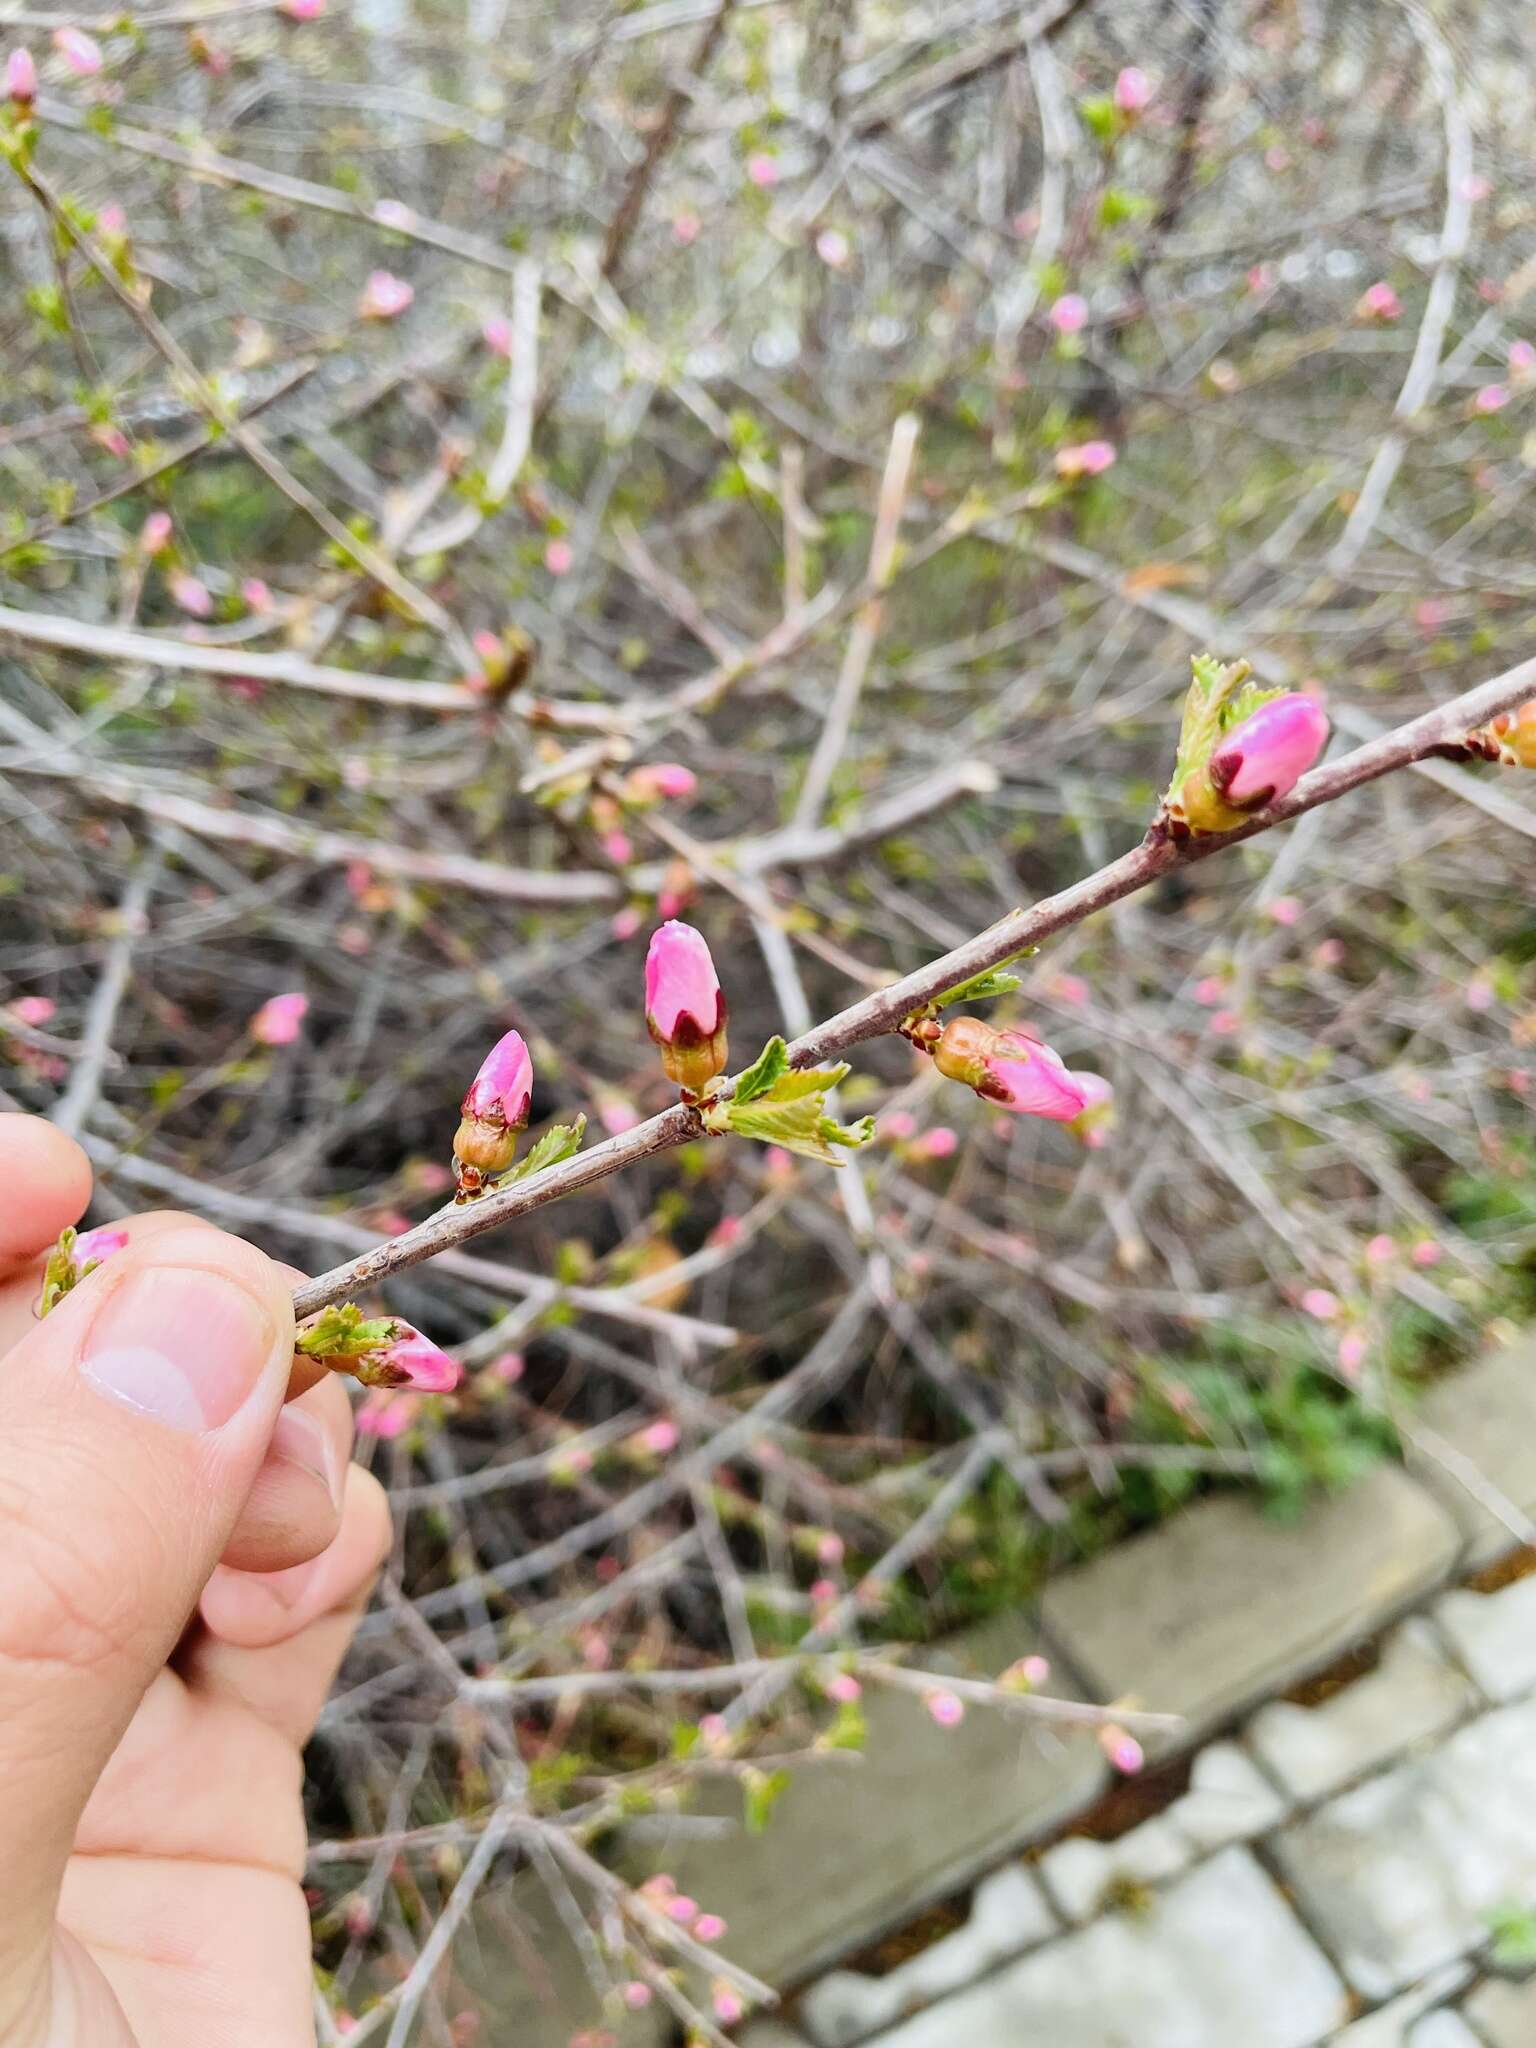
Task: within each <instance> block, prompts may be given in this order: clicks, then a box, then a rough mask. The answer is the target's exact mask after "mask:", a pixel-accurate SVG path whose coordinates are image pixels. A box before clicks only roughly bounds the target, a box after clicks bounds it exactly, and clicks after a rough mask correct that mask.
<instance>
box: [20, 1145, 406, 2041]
mask: <svg viewBox="0 0 1536 2048" xmlns="http://www.w3.org/2000/svg"><path fill="white" fill-rule="evenodd" d="M90 1188H91V1180H90V1169H89V1166H88V1164H87V1162H86V1159H85V1156H84V1154H83V1153H82V1152H81V1151H80V1150H79V1148H78V1147H77V1146H76V1145H75V1144H73V1142H72V1141H71V1140H70V1139H68V1138H66V1137H64V1136H62V1135H61V1134H60V1133H59V1132H57V1131H55V1130H53V1129H52V1128H51V1127H50V1126H49V1125H47V1124H44V1123H41V1122H39V1121H38V1120H36V1119H34V1118H30V1117H20V1116H0V1390H3V1394H4V1409H3V1414H4V1426H3V1429H0V2044H4V2048H312V2044H313V2042H314V2038H315V2035H314V2025H313V2021H312V2018H311V1999H310V1940H309V1916H308V1912H307V1909H306V1906H305V1903H304V1898H303V1893H302V1890H301V1877H302V1872H303V1863H304V1820H303V1811H302V1806H301V1800H300V1785H301V1777H302V1770H301V1761H300V1751H301V1746H302V1744H303V1742H304V1741H305V1739H306V1737H307V1736H308V1734H309V1732H310V1730H311V1728H312V1727H313V1725H314V1721H315V1717H316V1715H317V1714H318V1712H319V1710H320V1707H321V1705H322V1703H323V1702H324V1699H325V1696H326V1692H327V1690H328V1688H329V1686H330V1683H331V1680H332V1677H333V1675H334V1673H335V1670H336V1667H337V1664H338V1662H339V1660H340V1658H341V1655H342V1652H343V1651H344V1649H345V1648H346V1645H347V1642H348V1640H349V1639H350V1637H351V1634H352V1631H353V1628H354V1627H355V1625H356V1621H357V1617H358V1614H359V1613H360V1611H361V1608H362V1605H363V1602H364V1601H365V1599H366V1597H367V1593H368V1589H369V1587H370V1585H371V1584H372V1581H373V1578H374V1575H375V1573H376V1571H377V1569H378V1565H379V1562H380V1560H381V1558H382V1557H383V1554H384V1551H385V1549H386V1546H387V1543H388V1533H389V1524H388V1512H387V1508H386V1505H385V1501H384V1496H383V1494H382V1492H381V1490H380V1488H379V1487H378V1485H377V1483H376V1482H375V1481H374V1480H372V1479H371V1478H370V1477H369V1476H368V1475H367V1474H366V1473H364V1472H362V1471H361V1470H359V1469H358V1468H357V1467H356V1466H352V1465H349V1463H348V1453H349V1450H350V1446H351V1440H352V1423H351V1409H350V1404H349V1402H348V1400H347V1396H346V1392H345V1389H344V1388H343V1386H342V1385H341V1384H340V1383H339V1382H338V1381H336V1380H334V1379H332V1378H329V1377H327V1378H324V1379H322V1380H321V1382H320V1383H319V1384H318V1385H313V1386H307V1387H306V1386H305V1385H304V1378H305V1377H306V1376H303V1375H301V1376H300V1378H299V1379H297V1380H295V1379H293V1378H292V1377H291V1367H292V1341H291V1340H292V1307H291V1294H292V1288H293V1284H294V1281H295V1279H296V1278H297V1277H298V1276H296V1275H294V1274H293V1273H292V1272H290V1271H289V1270H288V1269H286V1268H283V1267H280V1266H277V1265H275V1264H273V1263H272V1262H271V1261H270V1260H268V1259H266V1258H265V1257H263V1255H262V1254H261V1253H260V1252H258V1251H256V1250H255V1249H254V1248H253V1247H251V1246H250V1245H247V1244H245V1243H243V1242H242V1241H241V1240H239V1239H236V1238H232V1237H229V1236H226V1235H225V1234H224V1233H223V1232H222V1231H217V1230H214V1229H213V1228H212V1227H211V1226H209V1225H207V1224H204V1223H200V1222H198V1221H197V1220H196V1219H194V1218H192V1217H189V1216H183V1215H177V1214H172V1213H167V1212H160V1213H156V1214H152V1215H147V1216H140V1217H136V1218H134V1219H132V1221H131V1222H130V1223H129V1224H128V1225H127V1228H128V1229H129V1231H130V1236H131V1242H130V1244H129V1246H128V1247H127V1248H126V1249H125V1250H123V1251H121V1252H119V1253H117V1254H116V1255H115V1256H114V1257H113V1258H112V1259H110V1260H108V1261H106V1262H105V1263H103V1264H102V1265H101V1266H100V1267H99V1268H98V1270H97V1271H96V1272H95V1273H93V1274H92V1275H90V1276H89V1277H88V1278H87V1279H86V1280H85V1281H84V1282H83V1283H82V1284H81V1286H80V1287H79V1288H77V1289H76V1290H75V1291H74V1292H73V1293H72V1294H70V1295H69V1296H67V1297H66V1299H65V1300H64V1301H63V1302H62V1303H61V1304H60V1306H59V1307H58V1308H57V1309H56V1310H55V1311H54V1312H53V1313H52V1314H50V1315H49V1316H48V1318H47V1319H46V1321H44V1322H38V1321H37V1320H36V1319H35V1318H34V1315H33V1305H34V1302H35V1300H36V1296H37V1279H38V1274H39V1271H40V1269H41V1254H42V1252H43V1251H44V1249H45V1247H46V1246H47V1245H49V1244H50V1243H51V1242H52V1241H53V1239H54V1238H55V1236H56V1235H57V1233H58V1231H59V1230H60V1229H61V1228H62V1227H63V1226H64V1225H65V1224H67V1223H72V1222H75V1221H76V1220H77V1219H78V1218H79V1217H80V1216H82V1215H83V1213H84V1211H85V1207H86V1204H87V1202H88V1200H89V1196H90ZM162 1326H163V1328H164V1331H165V1333H166V1334H165V1336H164V1350H163V1353H162V1350H161V1348H160V1332H161V1331H162ZM130 1332H131V1334H132V1336H133V1339H134V1341H133V1342H132V1343H131V1344H130V1343H129V1342H128V1341H127V1336H126V1335H125V1333H130ZM221 1333H222V1334H221ZM205 1335H206V1336H208V1339H209V1341H207V1342H206V1343H205V1342H204V1341H203V1338H204V1336H205ZM162 1358H164V1359H169V1360H170V1365H169V1366H168V1367H164V1368H163V1369H162V1366H161V1365H160V1364H157V1361H158V1360H161V1359H162ZM157 1373H159V1375H160V1377H159V1378H156V1377H155V1375H156V1374H157ZM167 1385H168V1386H169V1387H170V1390H171V1391H170V1393H169V1394H162V1393H161V1392H159V1391H156V1390H157V1389H162V1388H163V1387H165V1386H167ZM146 1390H148V1391H146ZM285 1404H286V1405H285ZM225 1411H228V1412H227V1413H226V1412H225ZM280 1418H281V1420H280Z"/></svg>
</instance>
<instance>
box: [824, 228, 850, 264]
mask: <svg viewBox="0 0 1536 2048" xmlns="http://www.w3.org/2000/svg"><path fill="white" fill-rule="evenodd" d="M816 254H817V255H818V256H819V257H820V258H821V260H822V262H823V263H825V264H826V266H827V268H828V269H829V270H842V269H843V268H845V266H846V265H847V262H848V258H849V257H850V256H851V255H852V254H853V251H852V249H851V247H850V246H849V242H848V237H847V236H846V235H845V234H843V233H842V231H841V230H840V229H838V228H823V229H822V231H821V233H820V234H819V235H818V236H817V237H816Z"/></svg>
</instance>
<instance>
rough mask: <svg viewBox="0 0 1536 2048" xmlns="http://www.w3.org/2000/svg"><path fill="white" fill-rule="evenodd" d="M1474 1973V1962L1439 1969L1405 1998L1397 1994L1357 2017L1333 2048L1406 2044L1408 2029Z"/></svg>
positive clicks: (1399, 2047)
mask: <svg viewBox="0 0 1536 2048" xmlns="http://www.w3.org/2000/svg"><path fill="white" fill-rule="evenodd" d="M1471 1975H1472V1965H1471V1964H1470V1963H1452V1964H1450V1965H1449V1966H1448V1967H1447V1968H1446V1969H1444V1970H1436V1971H1435V1973H1434V1974H1433V1976H1430V1977H1426V1978H1425V1979H1424V1981H1423V1983H1422V1984H1415V1985H1414V1987H1413V1989H1412V1990H1411V1991H1405V1992H1404V1993H1403V1995H1402V1997H1401V1998H1394V1999H1393V2000H1392V2002H1391V2004H1390V2005H1383V2006H1378V2007H1377V2009H1376V2011H1375V2012H1373V2013H1371V2014H1369V2015H1368V2016H1367V2017H1366V2018H1365V2019H1363V2020H1356V2021H1355V2023H1354V2025H1353V2026H1349V2027H1346V2028H1345V2029H1344V2031H1343V2033H1342V2034H1336V2035H1335V2036H1334V2039H1333V2042H1332V2048H1406V2044H1407V2042H1408V2041H1409V2040H1410V2039H1411V2036H1410V2034H1409V2031H1408V2030H1409V2028H1410V2027H1411V2026H1412V2024H1413V2022H1414V2021H1415V2020H1417V2019H1420V2018H1422V2017H1423V2015H1424V2014H1425V2013H1426V2012H1428V2011H1429V2010H1430V2009H1431V2007H1433V2006H1437V2005H1443V2004H1444V2003H1445V2001H1446V2000H1447V1999H1448V1998H1454V1997H1455V1996H1456V1994H1457V1992H1458V1991H1460V1990H1461V1989H1462V1987H1463V1986H1464V1985H1465V1984H1466V1983H1467V1982H1468V1981H1469V1980H1470V1978H1471Z"/></svg>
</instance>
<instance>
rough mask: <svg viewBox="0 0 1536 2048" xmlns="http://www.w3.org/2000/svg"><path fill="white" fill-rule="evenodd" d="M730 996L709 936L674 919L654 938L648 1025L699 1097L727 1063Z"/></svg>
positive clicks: (677, 1075)
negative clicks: (717, 968) (722, 984)
mask: <svg viewBox="0 0 1536 2048" xmlns="http://www.w3.org/2000/svg"><path fill="white" fill-rule="evenodd" d="M725 1021H726V1012H725V997H724V996H723V995H722V993H721V990H720V981H719V977H718V976H717V975H716V973H715V963H714V961H713V960H712V959H711V958H710V952H709V947H708V946H707V945H706V944H705V942H704V938H703V935H702V934H701V933H699V932H697V931H695V930H694V928H693V926H692V925H691V924H679V923H678V921H677V920H676V919H675V918H673V919H670V920H669V921H668V922H667V923H666V924H664V925H662V926H660V927H659V928H658V929H657V930H656V931H654V932H653V933H652V934H651V943H650V948H649V950H648V951H647V953H646V956H645V1023H646V1029H647V1030H648V1031H649V1032H650V1034H651V1037H652V1038H653V1039H654V1040H655V1041H656V1043H657V1045H658V1046H659V1047H660V1048H661V1062H662V1065H663V1067H664V1068H665V1069H666V1072H667V1074H668V1076H669V1077H670V1078H671V1079H672V1080H673V1081H675V1082H676V1083H677V1085H678V1086H679V1087H680V1088H684V1089H686V1090H687V1091H688V1092H689V1093H690V1094H692V1095H697V1094H699V1093H701V1092H702V1090H703V1089H705V1088H707V1087H708V1085H709V1083H710V1082H711V1081H712V1080H713V1079H714V1077H715V1075H716V1074H718V1073H720V1072H722V1071H723V1069H724V1067H725V1061H726V1051H727V1045H726V1031H725Z"/></svg>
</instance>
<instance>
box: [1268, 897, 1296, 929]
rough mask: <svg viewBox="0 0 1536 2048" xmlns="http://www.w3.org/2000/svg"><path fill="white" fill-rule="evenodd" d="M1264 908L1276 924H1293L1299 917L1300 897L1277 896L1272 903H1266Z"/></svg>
mask: <svg viewBox="0 0 1536 2048" xmlns="http://www.w3.org/2000/svg"><path fill="white" fill-rule="evenodd" d="M1266 908H1267V910H1268V912H1269V915H1270V916H1271V917H1272V918H1273V919H1274V921H1275V923H1276V924H1283V925H1293V924H1296V923H1297V922H1298V921H1299V919H1300V917H1301V898H1300V897H1299V896H1277V897H1276V898H1275V900H1274V902H1273V903H1270V904H1268V905H1266Z"/></svg>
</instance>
